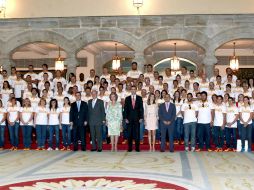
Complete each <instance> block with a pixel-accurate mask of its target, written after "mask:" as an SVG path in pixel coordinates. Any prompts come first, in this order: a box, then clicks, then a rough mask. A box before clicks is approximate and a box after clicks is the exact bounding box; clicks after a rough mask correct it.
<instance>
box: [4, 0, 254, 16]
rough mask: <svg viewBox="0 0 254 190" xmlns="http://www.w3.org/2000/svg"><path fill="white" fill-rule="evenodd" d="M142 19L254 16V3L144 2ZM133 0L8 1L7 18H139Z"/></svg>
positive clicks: (244, 0)
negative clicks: (218, 15) (186, 15)
mask: <svg viewBox="0 0 254 190" xmlns="http://www.w3.org/2000/svg"><path fill="white" fill-rule="evenodd" d="M143 1H144V6H143V7H142V8H141V10H140V13H141V14H142V15H171V14H234V13H235V14H236V13H254V1H253V0H143ZM135 14H137V10H136V9H135V8H134V7H133V5H132V0H42V1H39V0H7V11H6V17H7V18H24V17H25V18H30V17H69V16H114V15H135Z"/></svg>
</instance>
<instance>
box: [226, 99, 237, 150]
mask: <svg viewBox="0 0 254 190" xmlns="http://www.w3.org/2000/svg"><path fill="white" fill-rule="evenodd" d="M238 118H239V113H238V108H237V107H236V105H235V103H234V99H233V98H232V97H229V98H228V105H227V106H226V128H225V130H226V145H227V149H226V150H225V152H228V151H231V150H232V151H234V152H235V151H236V129H237V120H238Z"/></svg>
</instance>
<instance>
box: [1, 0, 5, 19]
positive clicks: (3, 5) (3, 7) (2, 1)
mask: <svg viewBox="0 0 254 190" xmlns="http://www.w3.org/2000/svg"><path fill="white" fill-rule="evenodd" d="M5 11H6V0H0V14H3V17H4V18H5Z"/></svg>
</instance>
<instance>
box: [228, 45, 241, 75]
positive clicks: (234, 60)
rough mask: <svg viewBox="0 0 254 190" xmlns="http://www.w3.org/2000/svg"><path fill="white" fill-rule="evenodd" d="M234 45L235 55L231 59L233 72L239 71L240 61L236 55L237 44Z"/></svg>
mask: <svg viewBox="0 0 254 190" xmlns="http://www.w3.org/2000/svg"><path fill="white" fill-rule="evenodd" d="M233 45H234V54H233V57H231V59H230V68H231V69H232V70H233V71H237V70H238V69H239V60H238V57H236V55H235V42H234V43H233Z"/></svg>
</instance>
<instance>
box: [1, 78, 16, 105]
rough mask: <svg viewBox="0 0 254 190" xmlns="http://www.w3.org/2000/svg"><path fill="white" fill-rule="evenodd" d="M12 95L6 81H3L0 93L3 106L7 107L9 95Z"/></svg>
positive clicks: (11, 90)
mask: <svg viewBox="0 0 254 190" xmlns="http://www.w3.org/2000/svg"><path fill="white" fill-rule="evenodd" d="M11 93H13V89H11V86H10V84H9V82H8V81H4V83H3V88H2V89H1V91H0V98H1V99H2V102H3V106H4V107H6V106H7V102H8V100H9V98H10V94H11Z"/></svg>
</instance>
